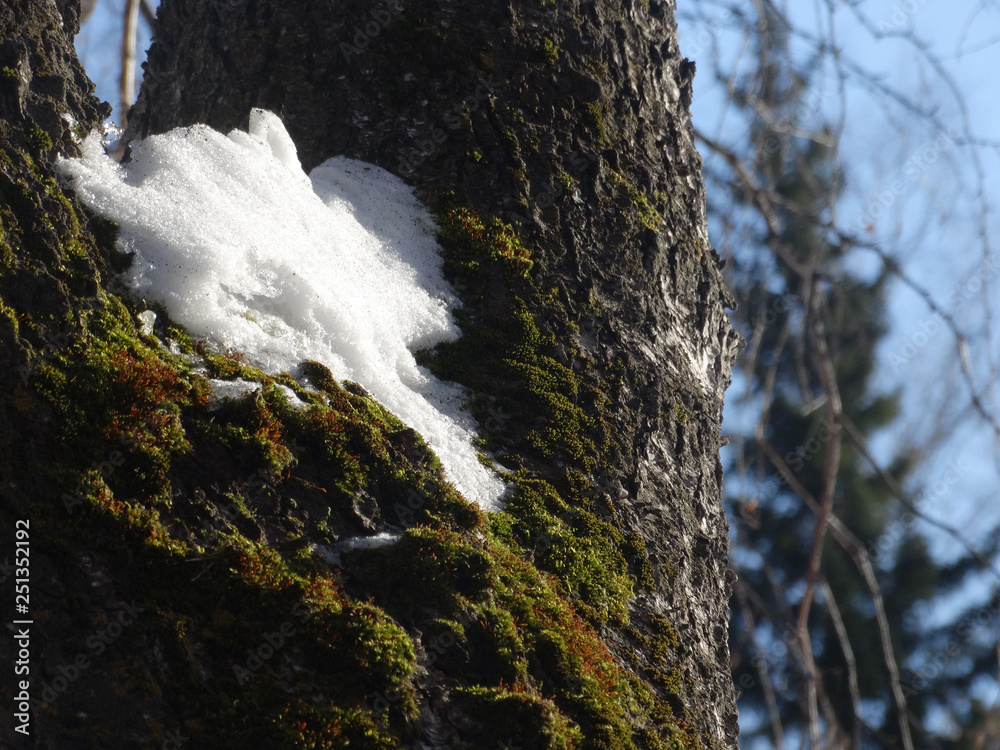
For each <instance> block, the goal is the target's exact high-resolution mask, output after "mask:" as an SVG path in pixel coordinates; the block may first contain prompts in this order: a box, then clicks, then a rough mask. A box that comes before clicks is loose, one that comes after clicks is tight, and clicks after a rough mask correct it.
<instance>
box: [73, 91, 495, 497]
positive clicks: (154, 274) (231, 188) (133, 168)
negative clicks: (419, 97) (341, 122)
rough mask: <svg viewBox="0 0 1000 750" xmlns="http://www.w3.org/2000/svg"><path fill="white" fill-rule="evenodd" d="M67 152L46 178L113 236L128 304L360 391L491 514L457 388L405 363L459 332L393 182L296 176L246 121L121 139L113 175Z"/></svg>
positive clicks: (370, 170) (276, 125)
mask: <svg viewBox="0 0 1000 750" xmlns="http://www.w3.org/2000/svg"><path fill="white" fill-rule="evenodd" d="M82 148H83V151H84V157H83V158H82V159H68V160H64V161H62V162H61V164H60V172H61V174H62V176H63V178H64V179H65V180H66V181H67V183H68V184H69V185H70V187H72V188H73V189H74V190H75V191H76V193H77V195H78V196H79V197H80V199H81V200H82V201H84V202H85V203H86V204H88V205H89V206H90V207H91V208H93V209H94V210H96V211H97V212H99V213H100V214H102V215H103V216H106V217H108V218H110V219H113V220H114V221H116V222H118V223H119V225H120V226H121V232H120V235H119V241H118V242H119V249H121V250H123V251H125V252H134V253H135V256H134V260H133V263H132V266H131V268H130V270H129V271H128V272H126V274H125V277H124V280H125V282H126V283H127V284H128V285H129V286H130V287H131V288H132V289H133V290H134V291H135V292H136V293H137V294H138V295H139V296H141V297H142V298H144V299H145V300H146V301H147V302H150V303H152V302H159V303H161V304H163V305H164V306H165V307H166V308H167V310H168V311H169V313H170V315H171V317H172V318H173V319H174V320H176V321H177V322H178V323H181V324H182V325H184V326H185V327H186V328H187V329H188V330H189V331H190V332H191V334H192V335H193V336H196V337H198V338H202V339H205V340H207V341H209V342H210V343H212V344H213V345H215V346H217V347H219V348H221V349H227V348H231V349H234V350H237V351H242V352H245V353H246V354H247V356H248V357H249V358H250V360H251V361H253V362H254V363H255V364H257V365H258V366H260V367H261V368H262V369H264V370H265V371H268V372H271V373H277V372H280V371H283V370H284V371H288V372H290V373H292V374H293V375H295V374H296V373H297V370H298V367H299V365H300V363H301V362H303V361H304V360H307V359H315V360H318V361H320V362H323V363H324V364H326V365H327V366H328V367H329V368H330V370H331V371H332V372H333V374H334V376H336V377H337V378H339V379H347V380H353V381H355V382H358V383H360V384H361V385H362V386H364V387H365V388H366V389H367V390H368V391H369V392H371V393H372V394H373V395H374V396H375V398H377V399H378V400H379V401H380V402H381V403H383V404H384V405H385V406H386V407H388V408H389V409H391V410H392V411H393V412H394V413H395V414H396V415H397V416H399V417H400V419H402V420H403V421H404V422H406V423H407V424H409V425H410V426H411V427H413V428H415V429H416V430H418V431H419V432H420V433H422V434H423V436H424V437H425V438H426V439H427V440H428V442H429V443H430V444H431V447H432V448H433V449H434V450H435V452H436V453H437V455H438V456H439V457H440V458H441V461H442V463H443V464H444V466H445V470H446V472H447V474H448V477H449V479H451V480H452V482H454V484H455V485H456V486H457V487H458V488H459V490H461V491H462V492H463V493H464V494H465V495H466V496H467V497H469V498H470V499H473V500H477V501H478V502H479V503H480V504H482V505H483V506H484V507H496V505H497V502H498V500H499V497H500V494H501V492H502V490H503V484H502V483H501V482H500V480H499V479H497V478H496V477H495V476H494V475H493V474H492V473H491V472H489V470H487V469H486V468H484V467H483V466H482V464H481V463H480V462H479V461H478V459H477V458H476V455H475V449H474V448H473V446H472V443H471V440H472V437H473V430H474V424H473V422H472V420H471V418H470V417H468V415H466V414H465V413H464V412H462V411H461V409H460V404H461V401H462V395H463V394H462V391H461V390H460V389H459V388H457V387H456V386H453V385H449V384H446V383H442V382H440V381H438V380H436V379H434V378H433V377H432V376H431V375H429V373H427V371H426V370H424V369H422V368H420V367H418V366H417V364H416V362H415V361H414V359H413V355H412V351H413V350H415V349H418V348H421V347H427V346H432V345H434V344H436V343H438V342H441V341H446V340H450V339H453V338H455V337H456V336H457V335H458V330H457V328H456V327H455V324H454V322H453V320H452V318H451V314H450V307H451V306H453V305H455V304H456V299H455V297H454V296H453V294H452V292H451V290H450V288H449V287H448V284H447V282H446V281H445V279H444V277H443V275H442V273H441V260H440V255H439V248H438V246H437V243H436V241H435V239H434V236H433V232H434V224H433V220H432V219H431V217H430V215H429V214H428V212H427V211H426V210H425V209H424V208H423V207H422V206H421V205H420V204H419V202H418V201H417V200H416V198H415V197H414V195H413V192H412V190H411V189H410V188H409V187H407V186H406V185H405V184H404V183H403V182H402V181H401V180H399V179H398V178H396V177H394V176H393V175H391V174H389V173H388V172H386V171H384V170H382V169H380V168H378V167H375V166H372V165H370V164H365V163H363V162H358V161H353V160H351V159H346V158H343V157H338V158H335V159H330V160H329V161H326V162H324V163H323V164H321V165H320V166H318V167H317V168H316V169H314V170H313V172H312V174H311V175H310V176H306V174H305V173H304V172H303V171H302V167H301V166H300V164H299V161H298V157H297V155H296V151H295V145H294V144H293V143H292V140H291V138H289V136H288V134H287V133H286V131H285V128H284V126H283V125H282V123H281V121H280V120H279V119H278V118H277V117H276V116H274V115H272V114H270V113H268V112H263V111H260V110H255V111H254V113H253V114H252V115H251V119H250V132H249V133H245V132H242V131H238V130H236V131H233V132H232V133H230V134H229V135H228V136H226V135H222V134H220V133H218V132H216V131H214V130H212V129H210V128H208V127H206V126H203V125H196V126H194V127H191V128H184V129H177V130H174V131H172V132H170V133H168V134H166V135H161V136H151V137H150V138H147V139H146V140H145V141H142V142H139V143H133V144H132V157H131V161H130V162H129V163H128V164H126V165H122V166H119V165H118V164H116V163H115V162H114V161H113V160H112V159H110V158H109V157H108V156H106V155H105V154H104V150H103V148H102V147H101V140H100V136H99V135H97V134H93V135H91V136H90V137H89V138H88V139H87V140H86V141H85V143H84V144H83V147H82Z"/></svg>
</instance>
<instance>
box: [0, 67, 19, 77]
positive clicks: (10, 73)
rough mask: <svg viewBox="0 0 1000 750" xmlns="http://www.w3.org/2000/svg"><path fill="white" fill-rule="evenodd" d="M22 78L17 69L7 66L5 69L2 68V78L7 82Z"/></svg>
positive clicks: (0, 75)
mask: <svg viewBox="0 0 1000 750" xmlns="http://www.w3.org/2000/svg"><path fill="white" fill-rule="evenodd" d="M20 77H21V76H20V74H19V73H18V72H17V70H16V69H15V68H12V67H10V66H9V65H5V66H4V67H2V68H0V78H6V79H7V80H17V79H18V78H20Z"/></svg>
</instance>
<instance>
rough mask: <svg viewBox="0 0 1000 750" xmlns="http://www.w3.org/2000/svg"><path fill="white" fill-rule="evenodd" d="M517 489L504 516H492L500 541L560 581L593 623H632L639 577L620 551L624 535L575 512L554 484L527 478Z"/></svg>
mask: <svg viewBox="0 0 1000 750" xmlns="http://www.w3.org/2000/svg"><path fill="white" fill-rule="evenodd" d="M514 486H515V487H516V490H515V492H514V493H513V495H512V496H511V497H510V498H509V499H508V501H507V503H506V505H505V506H504V509H503V511H502V512H500V513H497V514H493V515H491V516H490V527H491V529H492V530H493V532H494V538H495V539H496V540H497V541H498V542H499V543H501V544H505V545H507V546H508V548H510V549H512V550H516V551H518V552H522V551H523V553H526V554H527V555H528V557H529V558H530V559H532V560H533V561H534V563H535V564H536V565H537V566H538V567H539V568H540V569H542V570H545V571H548V572H550V573H552V574H553V575H555V576H556V577H557V578H558V579H559V581H560V582H561V583H562V584H563V585H564V586H565V587H566V590H567V592H568V594H569V595H570V597H571V598H572V599H573V600H575V601H576V602H577V606H578V607H579V608H580V609H581V610H582V611H583V612H585V613H586V614H587V615H588V617H589V618H590V619H592V620H594V621H596V622H601V623H605V622H609V621H610V622H613V623H619V624H621V623H624V622H626V621H627V620H628V601H629V599H631V598H632V595H633V577H632V575H631V574H630V572H629V568H628V564H627V562H626V560H625V558H624V557H623V555H622V553H621V551H620V550H621V549H622V548H624V547H625V546H626V545H625V538H624V537H623V535H622V534H621V532H620V531H618V530H617V529H616V528H615V527H614V526H612V525H611V524H609V523H607V522H606V521H603V520H601V519H600V518H598V517H597V516H596V515H594V514H593V513H591V512H589V511H587V510H583V509H581V508H571V507H570V506H569V505H568V504H567V503H566V502H565V501H564V500H563V499H562V498H561V497H560V496H559V494H558V493H557V492H556V489H555V487H553V486H552V485H551V484H549V483H548V482H544V481H542V480H537V479H528V478H527V476H526V475H525V474H524V472H521V473H520V474H519V475H517V476H515V478H514Z"/></svg>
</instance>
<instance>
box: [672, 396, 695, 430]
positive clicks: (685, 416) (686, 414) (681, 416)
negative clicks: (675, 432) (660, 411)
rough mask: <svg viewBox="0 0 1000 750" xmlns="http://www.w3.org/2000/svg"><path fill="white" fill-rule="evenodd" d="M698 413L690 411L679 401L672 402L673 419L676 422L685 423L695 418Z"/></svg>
mask: <svg viewBox="0 0 1000 750" xmlns="http://www.w3.org/2000/svg"><path fill="white" fill-rule="evenodd" d="M697 416H698V415H697V414H695V413H694V412H692V411H691V410H690V409H688V408H686V407H685V406H684V405H683V404H681V403H680V402H677V403H675V404H674V419H675V420H676V422H677V424H680V425H685V424H687V423H688V422H690V421H691V420H692V419H695V418H696V417H697Z"/></svg>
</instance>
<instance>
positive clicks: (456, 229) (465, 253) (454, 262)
mask: <svg viewBox="0 0 1000 750" xmlns="http://www.w3.org/2000/svg"><path fill="white" fill-rule="evenodd" d="M437 218H438V223H439V225H440V227H441V231H440V234H439V239H440V240H441V242H442V243H443V244H444V245H445V248H446V252H445V256H444V260H445V265H446V267H451V268H452V269H453V270H462V271H475V270H477V269H478V268H479V266H480V265H481V264H483V263H498V264H503V265H504V266H506V267H508V268H510V269H511V271H512V272H513V273H515V274H517V275H519V276H522V277H527V275H528V274H529V273H530V271H531V267H532V264H533V263H532V260H531V252H530V251H529V250H528V249H527V248H525V247H524V245H523V244H522V242H521V238H520V237H519V236H518V234H517V231H516V230H515V229H514V228H513V227H512V226H511V225H509V224H505V223H503V222H502V221H500V220H499V219H491V220H486V219H483V218H482V217H481V216H480V215H479V214H477V213H476V212H475V211H472V210H471V209H469V208H464V207H452V208H447V209H444V210H442V211H440V212H439V213H438V217H437Z"/></svg>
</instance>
